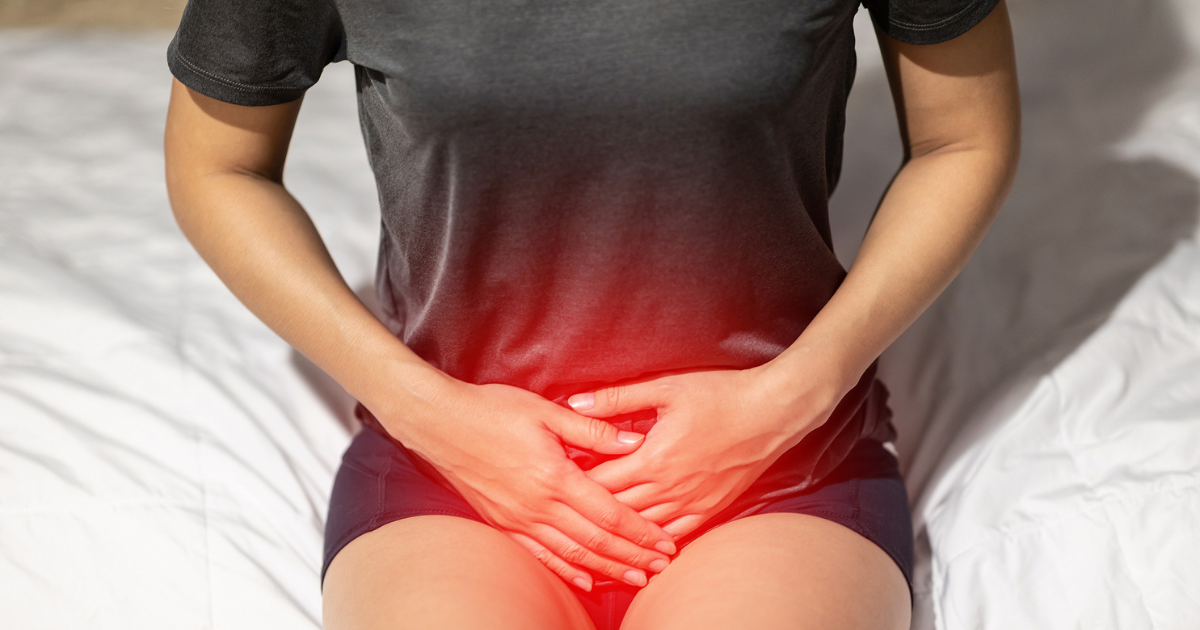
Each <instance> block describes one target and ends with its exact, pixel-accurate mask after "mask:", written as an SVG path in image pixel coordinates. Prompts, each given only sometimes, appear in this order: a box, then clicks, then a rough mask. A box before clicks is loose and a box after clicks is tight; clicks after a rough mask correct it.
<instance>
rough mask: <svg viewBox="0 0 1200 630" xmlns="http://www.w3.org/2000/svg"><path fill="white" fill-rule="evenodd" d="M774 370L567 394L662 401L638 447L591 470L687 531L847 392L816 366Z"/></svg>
mask: <svg viewBox="0 0 1200 630" xmlns="http://www.w3.org/2000/svg"><path fill="white" fill-rule="evenodd" d="M776 376H777V375H776V374H774V373H771V372H770V370H769V364H768V365H764V366H760V367H758V368H753V369H749V370H712V371H704V372H689V373H684V374H673V375H670V376H664V377H660V378H657V379H654V380H650V381H645V382H641V383H636V384H632V385H622V386H618V387H611V388H607V389H603V390H599V391H597V392H594V393H592V394H576V395H575V396H572V397H571V398H570V400H569V401H568V402H569V404H570V405H571V406H572V407H573V408H574V409H575V410H576V411H578V412H579V413H581V414H586V415H589V416H592V417H595V418H605V417H609V416H613V415H616V414H620V413H628V412H631V411H636V410H639V409H647V408H656V409H657V410H658V421H657V423H655V425H654V427H653V428H651V429H650V431H649V433H647V435H646V442H645V444H643V445H642V446H641V448H639V449H638V450H637V451H635V452H634V453H632V454H630V455H627V456H625V457H622V458H619V459H615V460H611V461H608V462H605V463H603V464H600V465H599V466H596V467H595V468H593V469H591V470H590V471H588V472H587V475H588V476H589V477H591V478H592V479H594V480H596V481H598V482H599V483H600V485H602V486H604V487H605V488H607V489H608V490H609V491H611V492H613V493H614V496H615V497H616V499H617V500H619V501H620V502H622V503H624V504H625V505H628V506H629V507H631V508H633V509H635V510H637V511H638V512H639V513H641V515H642V516H644V517H646V518H648V519H650V520H651V521H654V522H655V523H659V524H662V525H663V529H665V530H666V531H667V532H669V533H670V534H671V535H672V536H674V537H675V538H676V539H678V538H680V537H683V536H685V535H687V534H689V533H691V532H692V531H693V530H695V529H696V528H697V527H699V526H700V525H701V524H702V523H704V521H706V520H708V519H709V518H710V517H712V516H713V515H715V514H717V513H718V512H720V511H721V510H722V509H724V508H725V507H726V506H728V505H729V504H730V503H732V502H733V500H734V499H736V498H737V496H738V495H739V494H741V493H742V492H743V491H744V490H746V488H748V487H749V486H750V484H751V483H753V482H754V481H755V480H756V479H758V477H759V476H760V475H761V474H762V473H763V471H765V470H766V469H767V468H768V467H769V466H770V465H771V464H772V463H774V462H775V460H776V459H778V458H779V456H780V455H782V454H783V453H784V451H786V450H787V449H789V448H791V447H792V446H793V445H795V444H796V443H797V442H799V441H800V439H801V438H803V437H804V436H805V435H806V434H808V432H809V431H811V430H813V429H815V428H816V427H818V426H820V425H821V424H822V423H824V422H825V420H826V419H827V418H828V417H829V415H830V414H831V413H832V412H833V409H834V407H835V406H836V404H837V402H838V401H839V400H841V397H842V395H844V394H845V388H844V387H843V382H844V380H843V379H832V378H830V377H828V376H825V377H822V376H821V375H819V374H815V373H814V374H810V375H809V376H810V377H809V378H796V379H792V380H791V382H790V384H789V383H788V382H787V381H784V380H781V379H779V378H777V377H776Z"/></svg>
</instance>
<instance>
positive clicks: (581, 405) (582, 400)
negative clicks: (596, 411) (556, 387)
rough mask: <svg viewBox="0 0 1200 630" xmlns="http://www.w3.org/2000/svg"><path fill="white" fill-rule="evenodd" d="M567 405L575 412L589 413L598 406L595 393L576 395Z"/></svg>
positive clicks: (568, 400) (569, 399)
mask: <svg viewBox="0 0 1200 630" xmlns="http://www.w3.org/2000/svg"><path fill="white" fill-rule="evenodd" d="M567 404H568V405H571V408H572V409H574V410H575V411H588V410H590V409H591V408H592V407H595V406H596V395H595V394H593V393H590V392H589V393H587V394H575V395H574V396H571V397H570V398H568V399H567Z"/></svg>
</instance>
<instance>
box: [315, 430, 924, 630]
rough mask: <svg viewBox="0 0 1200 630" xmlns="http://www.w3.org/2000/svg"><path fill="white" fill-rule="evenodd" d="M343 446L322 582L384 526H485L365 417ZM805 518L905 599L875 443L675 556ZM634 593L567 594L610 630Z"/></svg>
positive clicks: (894, 522) (900, 522)
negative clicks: (433, 522)
mask: <svg viewBox="0 0 1200 630" xmlns="http://www.w3.org/2000/svg"><path fill="white" fill-rule="evenodd" d="M362 420H363V424H364V426H365V428H364V429H362V430H361V431H360V432H359V433H358V435H356V436H355V437H354V439H353V440H352V441H351V443H350V447H349V448H348V449H347V450H346V453H345V455H344V456H343V458H342V465H341V467H340V468H339V469H338V473H337V477H336V478H335V480H334V485H333V494H332V496H331V499H330V504H329V519H328V521H327V525H326V528H325V555H324V561H323V563H322V566H321V579H322V582H323V581H324V578H325V572H326V571H327V570H328V568H329V564H330V563H331V562H332V561H333V558H334V557H335V556H336V555H337V554H338V552H339V551H341V550H342V549H343V548H344V547H345V546H346V545H348V544H349V543H350V541H352V540H354V539H355V538H357V537H358V536H361V535H363V534H365V533H367V532H370V531H374V530H375V529H378V528H380V527H383V526H384V525H387V524H388V523H391V522H394V521H397V520H401V519H404V518H409V517H413V516H421V515H447V516H457V517H460V518H468V519H471V520H474V521H478V522H480V523H486V521H485V520H484V519H483V518H482V517H480V516H479V514H478V513H477V512H476V511H475V510H474V509H473V508H472V507H471V506H470V505H469V504H468V503H467V502H466V500H464V499H463V498H462V496H461V495H459V494H458V493H457V492H455V491H454V490H453V488H452V487H451V486H450V485H449V483H447V482H446V481H445V479H444V478H442V477H441V476H440V475H439V474H438V473H437V471H435V470H433V469H432V468H431V467H430V466H429V465H428V464H427V463H425V462H424V461H423V460H421V458H420V457H419V456H417V455H415V454H413V453H412V452H410V451H409V450H408V449H406V448H405V447H404V446H403V445H402V444H401V443H400V442H398V441H396V440H395V439H393V438H392V437H391V436H389V435H388V434H387V432H386V431H385V430H384V429H383V427H382V426H380V425H379V423H378V421H377V420H376V419H375V418H374V417H373V416H370V415H369V414H364V415H363V416H362ZM767 513H790V514H808V515H812V516H817V517H820V518H824V519H827V520H830V521H833V522H835V523H838V524H841V525H843V526H845V527H848V528H850V529H852V530H854V531H855V532H857V533H858V534H860V535H862V536H863V537H865V538H867V539H868V540H870V541H871V542H873V543H875V544H876V545H878V546H879V547H880V548H881V549H883V550H884V551H885V552H886V553H887V554H888V555H889V556H890V557H891V558H892V559H893V560H894V561H895V562H896V565H897V566H898V567H899V568H900V571H901V572H902V573H903V574H904V578H905V580H906V581H907V582H908V585H909V593H910V595H911V593H912V566H913V535H912V525H911V522H910V520H909V512H908V496H907V494H906V493H905V489H904V481H903V479H902V477H901V475H900V468H899V464H898V462H897V461H896V458H895V456H894V455H892V454H891V453H890V452H888V450H887V449H886V448H884V446H883V445H882V444H880V443H879V442H876V441H874V440H860V441H859V442H858V443H857V444H855V446H854V448H853V449H851V451H850V453H849V454H848V455H847V457H846V458H845V459H844V460H843V461H842V462H841V463H840V464H839V466H838V467H837V468H836V469H835V470H833V471H832V472H831V473H830V474H829V475H827V476H826V478H825V479H823V480H822V481H821V482H820V483H819V484H816V485H814V486H811V487H809V488H808V489H806V490H805V491H804V492H802V493H799V494H795V495H791V496H789V497H787V498H784V499H781V500H777V501H766V502H762V501H757V500H754V499H751V498H749V497H747V498H744V499H739V500H738V501H736V502H735V503H734V505H733V506H731V507H730V508H729V509H727V510H725V511H724V512H722V513H721V514H718V515H717V516H715V517H713V518H712V519H710V520H709V521H708V522H706V523H705V524H704V525H703V526H702V527H701V528H700V529H698V530H696V531H695V532H692V533H691V534H689V535H687V536H685V537H684V538H682V539H680V540H679V541H678V545H679V547H680V548H681V549H682V548H683V547H685V546H687V544H689V543H690V542H692V541H693V540H696V539H697V538H699V537H700V536H701V535H703V534H704V533H705V532H707V531H709V530H711V529H712V528H714V527H716V526H718V525H721V524H723V523H728V522H729V521H732V520H734V519H737V518H743V517H746V516H750V515H753V514H767ZM638 590H640V589H638V588H637V587H634V586H630V585H627V584H625V583H623V582H618V581H615V580H611V579H608V578H605V577H601V576H595V585H594V587H593V589H592V591H591V592H585V591H582V590H580V589H577V588H573V587H572V588H571V591H572V592H573V593H575V595H576V596H577V597H578V598H579V601H580V603H581V604H582V605H583V607H584V609H585V610H586V611H587V613H588V615H589V616H590V617H591V619H592V621H593V622H594V623H595V624H596V628H597V630H616V629H617V628H619V627H620V625H621V620H622V618H623V617H624V615H625V611H626V610H628V608H629V605H630V603H631V602H632V601H633V598H634V596H635V595H636V594H637V592H638Z"/></svg>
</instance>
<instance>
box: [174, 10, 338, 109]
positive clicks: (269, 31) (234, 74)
mask: <svg viewBox="0 0 1200 630" xmlns="http://www.w3.org/2000/svg"><path fill="white" fill-rule="evenodd" d="M344 42H345V36H344V34H343V30H342V25H341V20H340V19H339V18H338V14H337V9H336V7H334V5H333V1H332V0H189V1H188V3H187V7H186V8H185V9H184V11H183V20H182V21H181V22H180V24H179V30H178V31H176V32H175V38H174V39H173V40H171V44H170V46H169V47H168V48H167V65H168V66H169V67H170V69H171V73H172V74H174V75H175V77H176V78H177V79H179V81H180V83H183V84H184V85H186V86H188V87H190V88H192V89H193V90H196V91H197V92H199V93H201V94H203V95H205V96H208V97H211V98H215V99H217V100H220V101H225V102H227V103H233V104H235V105H277V104H279V103H286V102H288V101H294V100H296V99H298V98H300V97H301V96H303V95H304V91H305V90H307V89H308V88H309V87H311V86H312V85H313V84H314V83H316V82H317V79H319V78H320V77H321V71H322V70H323V69H324V68H325V66H326V64H329V63H331V62H333V61H338V60H340V59H342V58H344V57H345V43H344Z"/></svg>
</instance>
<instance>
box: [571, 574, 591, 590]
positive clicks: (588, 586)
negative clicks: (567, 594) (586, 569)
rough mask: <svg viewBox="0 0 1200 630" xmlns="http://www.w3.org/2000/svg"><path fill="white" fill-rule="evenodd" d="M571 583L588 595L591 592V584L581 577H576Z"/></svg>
mask: <svg viewBox="0 0 1200 630" xmlns="http://www.w3.org/2000/svg"><path fill="white" fill-rule="evenodd" d="M571 581H572V582H574V583H575V586H578V587H579V588H581V589H583V590H585V591H588V592H589V593H590V592H591V591H592V583H591V582H589V581H587V580H585V579H583V578H581V577H577V578H575V579H573V580H571Z"/></svg>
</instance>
